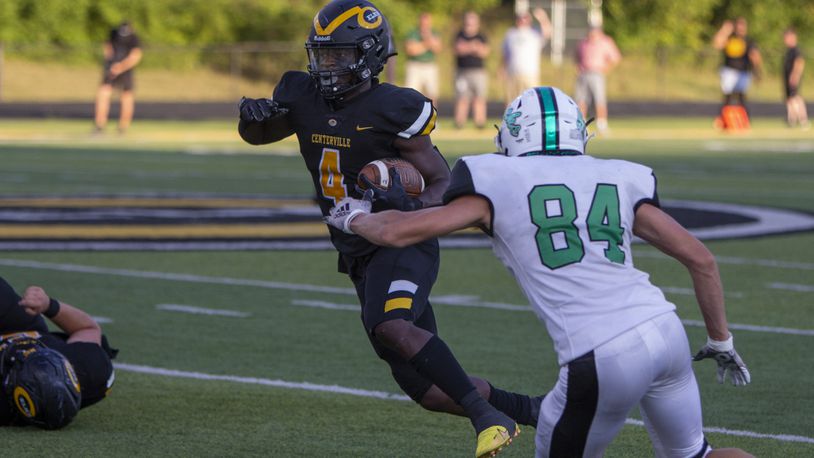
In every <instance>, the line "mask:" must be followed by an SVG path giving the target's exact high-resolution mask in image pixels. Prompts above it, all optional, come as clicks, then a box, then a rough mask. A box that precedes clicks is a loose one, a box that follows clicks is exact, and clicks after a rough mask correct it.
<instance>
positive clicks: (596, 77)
mask: <svg viewBox="0 0 814 458" xmlns="http://www.w3.org/2000/svg"><path fill="white" fill-rule="evenodd" d="M574 99H575V101H576V102H577V103H579V104H585V106H590V105H591V104H592V103H593V105H594V106H595V107H597V106H605V105H607V104H608V98H607V95H606V91H605V75H603V74H602V73H599V72H585V73H581V74H580V75H579V76H578V77H577V85H576V88H575V90H574Z"/></svg>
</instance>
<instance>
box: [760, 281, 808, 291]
mask: <svg viewBox="0 0 814 458" xmlns="http://www.w3.org/2000/svg"><path fill="white" fill-rule="evenodd" d="M766 286H768V287H769V288H772V289H782V290H784V291H796V292H798V293H814V285H800V284H796V283H779V282H774V283H768V284H767V285H766Z"/></svg>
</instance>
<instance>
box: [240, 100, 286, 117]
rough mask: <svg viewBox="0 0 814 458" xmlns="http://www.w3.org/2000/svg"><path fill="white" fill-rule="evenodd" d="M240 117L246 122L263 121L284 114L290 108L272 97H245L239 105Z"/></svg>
mask: <svg viewBox="0 0 814 458" xmlns="http://www.w3.org/2000/svg"><path fill="white" fill-rule="evenodd" d="M238 108H239V109H240V119H242V120H244V121H246V122H263V121H267V120H269V119H273V118H276V117H277V116H281V115H284V114H286V113H287V112H288V109H286V108H283V107H281V106H280V105H279V104H278V103H277V102H275V101H274V100H271V99H250V98H247V97H243V98H241V99H240V104H239V105H238Z"/></svg>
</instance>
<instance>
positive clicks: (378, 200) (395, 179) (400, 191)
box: [356, 169, 424, 212]
mask: <svg viewBox="0 0 814 458" xmlns="http://www.w3.org/2000/svg"><path fill="white" fill-rule="evenodd" d="M360 178H361V180H362V182H363V183H364V184H365V186H367V191H365V190H363V189H359V187H358V186H357V189H356V190H357V191H359V192H360V193H362V194H364V193H365V192H367V193H372V195H373V196H372V197H373V211H374V212H380V211H383V210H400V211H403V212H409V211H413V210H418V209H420V208H422V207H424V202H422V201H421V200H419V199H417V198H415V197H410V196H409V195H407V191H405V190H404V185H402V184H401V177H400V176H399V173H398V171H396V169H390V189H388V190H386V191H385V190H383V189H380V188H377V187H376V186H375V185H374V184H373V183H372V182H371V181H370V180H369V179H368V178H367V177H366V176H364V175H360Z"/></svg>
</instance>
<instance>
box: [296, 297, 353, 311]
mask: <svg viewBox="0 0 814 458" xmlns="http://www.w3.org/2000/svg"><path fill="white" fill-rule="evenodd" d="M291 304H293V305H303V306H305V307H316V308H321V309H331V310H348V311H351V312H358V311H360V310H361V309H360V308H359V305H351V304H334V303H333V302H325V301H309V300H303V299H296V300H293V301H291Z"/></svg>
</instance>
